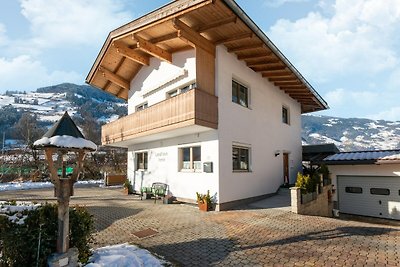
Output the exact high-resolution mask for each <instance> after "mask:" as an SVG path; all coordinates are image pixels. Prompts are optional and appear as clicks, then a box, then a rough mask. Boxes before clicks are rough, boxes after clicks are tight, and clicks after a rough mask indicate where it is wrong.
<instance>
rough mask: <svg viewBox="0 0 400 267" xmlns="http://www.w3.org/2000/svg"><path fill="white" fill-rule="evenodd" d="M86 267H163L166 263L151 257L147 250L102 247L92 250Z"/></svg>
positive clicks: (120, 246) (125, 247)
mask: <svg viewBox="0 0 400 267" xmlns="http://www.w3.org/2000/svg"><path fill="white" fill-rule="evenodd" d="M89 262H90V263H89V264H87V265H85V266H86V267H103V266H107V267H119V266H131V267H136V266H165V264H167V262H165V261H163V260H160V259H158V258H156V257H155V256H153V255H152V254H151V253H150V252H149V251H148V250H145V249H141V248H138V247H136V246H133V245H129V244H127V243H126V244H120V245H114V246H107V247H102V248H98V249H96V250H94V252H93V255H92V256H91V258H90V260H89Z"/></svg>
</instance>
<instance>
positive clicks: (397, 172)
mask: <svg viewBox="0 0 400 267" xmlns="http://www.w3.org/2000/svg"><path fill="white" fill-rule="evenodd" d="M328 169H329V173H330V175H331V179H332V184H333V185H334V188H336V189H337V188H338V187H337V176H340V175H354V176H400V164H381V165H375V164H368V165H328ZM333 200H334V201H337V200H338V198H337V194H334V195H333Z"/></svg>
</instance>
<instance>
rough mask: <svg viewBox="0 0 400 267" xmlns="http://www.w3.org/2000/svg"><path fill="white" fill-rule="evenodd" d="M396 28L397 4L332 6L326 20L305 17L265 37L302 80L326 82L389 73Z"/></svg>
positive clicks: (371, 0)
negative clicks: (300, 74)
mask: <svg viewBox="0 0 400 267" xmlns="http://www.w3.org/2000/svg"><path fill="white" fill-rule="evenodd" d="M399 23H400V1H398V0H387V1H377V0H354V1H346V0H337V1H336V2H335V4H334V6H333V13H332V15H331V16H330V17H324V16H323V15H322V14H321V13H319V12H310V13H309V14H308V15H307V16H306V17H304V18H301V19H299V20H296V21H289V20H286V19H282V20H279V21H277V23H276V24H275V25H274V26H272V27H271V29H270V32H269V33H268V35H269V36H270V37H271V38H272V39H273V40H274V41H275V42H276V44H277V45H278V47H280V48H281V49H282V50H283V51H285V54H287V55H288V56H289V58H291V59H292V61H294V62H296V65H298V66H299V69H301V70H302V72H304V73H305V74H306V76H309V77H312V78H313V80H316V81H320V82H327V81H333V80H334V79H337V78H338V77H337V76H338V75H341V76H346V75H349V74H357V73H369V74H377V73H379V72H383V71H387V70H390V69H393V68H395V67H396V66H397V65H398V64H399V59H398V54H397V53H398V52H397V51H396V49H398V45H397V42H398V41H399V38H400V37H398V36H400V28H399V27H398V25H399Z"/></svg>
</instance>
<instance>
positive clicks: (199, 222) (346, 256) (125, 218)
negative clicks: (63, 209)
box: [0, 188, 400, 266]
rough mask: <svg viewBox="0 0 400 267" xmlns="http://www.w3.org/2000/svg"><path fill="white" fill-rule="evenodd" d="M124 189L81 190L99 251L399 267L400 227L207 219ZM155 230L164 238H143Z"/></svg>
mask: <svg viewBox="0 0 400 267" xmlns="http://www.w3.org/2000/svg"><path fill="white" fill-rule="evenodd" d="M121 192H122V189H102V188H77V189H76V190H75V193H76V196H74V197H73V198H72V200H71V204H72V205H74V204H80V205H85V206H87V207H88V209H89V211H90V212H91V213H92V214H93V215H94V217H95V225H96V229H97V232H96V234H95V243H94V244H93V247H100V246H105V245H112V244H118V243H124V242H130V243H133V244H136V245H139V246H141V247H145V248H147V249H149V250H150V251H152V252H153V253H156V254H158V255H161V256H163V257H165V258H166V259H168V260H170V261H171V262H173V263H174V264H176V265H177V266H399V265H400V227H398V226H388V225H379V224H373V223H363V222H354V221H344V220H338V219H331V218H321V217H312V216H301V215H296V214H292V213H290V212H288V211H287V210H284V209H257V210H254V209H242V210H235V211H227V212H207V213H204V212H200V211H198V209H197V207H194V206H190V205H180V204H174V205H163V204H161V203H158V202H157V204H154V202H153V201H149V200H143V201H141V200H140V199H139V198H138V197H137V196H123V195H122V193H121ZM5 199H20V200H40V201H54V200H55V199H54V197H52V191H51V190H49V189H46V190H44V189H41V190H29V191H14V192H0V200H5ZM148 228H151V229H153V230H156V231H157V232H158V234H155V235H154V236H150V237H145V238H141V239H140V238H138V237H136V236H135V235H133V233H135V232H138V231H141V230H144V229H148Z"/></svg>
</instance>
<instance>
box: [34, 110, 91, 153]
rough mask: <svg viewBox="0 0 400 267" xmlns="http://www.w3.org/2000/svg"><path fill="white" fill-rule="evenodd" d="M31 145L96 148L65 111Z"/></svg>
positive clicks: (39, 146)
mask: <svg viewBox="0 0 400 267" xmlns="http://www.w3.org/2000/svg"><path fill="white" fill-rule="evenodd" d="M33 146H34V147H35V148H36V149H41V148H47V147H54V148H62V149H67V150H70V149H84V150H91V151H94V150H96V149H97V146H96V144H94V143H93V142H92V141H89V140H86V139H85V137H84V136H83V134H82V133H81V131H79V129H78V127H76V124H75V122H74V121H73V120H72V119H71V117H70V116H69V115H68V112H65V113H64V115H63V116H62V117H61V119H60V120H58V121H57V122H56V123H55V124H54V125H53V126H52V127H51V128H50V129H49V130H48V131H47V132H46V133H45V134H44V135H43V137H42V138H41V139H39V140H37V141H35V143H33Z"/></svg>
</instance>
